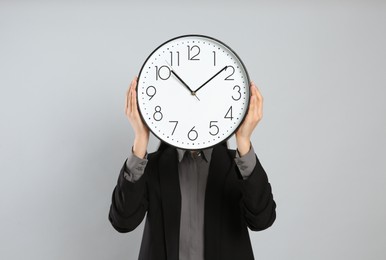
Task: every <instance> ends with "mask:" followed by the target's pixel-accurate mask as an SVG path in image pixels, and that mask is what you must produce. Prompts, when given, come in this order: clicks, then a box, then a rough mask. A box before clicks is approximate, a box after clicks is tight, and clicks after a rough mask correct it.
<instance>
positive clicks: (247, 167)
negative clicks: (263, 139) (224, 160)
mask: <svg viewBox="0 0 386 260" xmlns="http://www.w3.org/2000/svg"><path fill="white" fill-rule="evenodd" d="M235 162H236V165H237V167H238V168H239V170H240V173H241V176H242V177H243V179H244V180H246V179H248V177H249V175H251V173H252V171H253V169H254V168H255V166H256V156H255V150H254V149H253V146H252V144H251V148H250V149H249V151H248V153H246V154H245V155H243V156H240V154H239V151H238V150H236V157H235Z"/></svg>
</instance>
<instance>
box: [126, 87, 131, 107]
mask: <svg viewBox="0 0 386 260" xmlns="http://www.w3.org/2000/svg"><path fill="white" fill-rule="evenodd" d="M130 89H131V83H130V85H129V87H128V88H127V91H126V96H125V114H127V112H128V111H127V110H128V108H129V97H130Z"/></svg>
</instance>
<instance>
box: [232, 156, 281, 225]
mask: <svg viewBox="0 0 386 260" xmlns="http://www.w3.org/2000/svg"><path fill="white" fill-rule="evenodd" d="M240 182H241V190H242V195H243V196H242V200H241V207H242V210H243V213H244V217H245V220H246V222H247V225H248V227H249V228H250V229H251V230H253V231H260V230H264V229H266V228H268V227H270V226H271V225H272V224H273V222H274V221H275V219H276V203H275V201H274V199H273V194H272V189H271V185H270V183H269V182H268V177H267V174H266V172H265V170H264V168H263V167H262V165H261V164H260V161H259V159H258V158H257V156H256V165H255V167H254V169H253V171H252V173H251V175H250V176H249V177H248V178H247V179H245V180H241V181H240Z"/></svg>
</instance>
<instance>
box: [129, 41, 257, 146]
mask: <svg viewBox="0 0 386 260" xmlns="http://www.w3.org/2000/svg"><path fill="white" fill-rule="evenodd" d="M249 92H250V91H249V77H248V73H247V71H246V69H245V67H244V65H243V63H242V61H241V60H240V58H239V57H238V56H237V55H236V53H235V52H233V51H232V50H231V49H230V48H229V47H227V46H226V45H225V44H223V43H221V42H220V41H218V40H216V39H213V38H211V37H207V36H202V35H186V36H180V37H177V38H174V39H172V40H169V41H167V42H166V43H164V44H162V45H161V46H159V47H158V48H157V49H156V50H155V51H154V52H153V53H152V54H150V56H149V57H148V58H147V60H146V61H145V63H144V65H143V66H142V68H141V71H140V73H139V78H138V86H137V99H138V108H139V111H140V114H141V116H142V119H143V120H144V122H145V123H146V124H147V126H148V127H149V129H150V130H151V132H152V133H153V134H154V135H155V136H157V137H158V138H159V139H161V140H163V141H164V142H166V143H168V144H170V145H173V146H175V147H179V148H182V149H187V150H197V149H203V148H208V147H211V146H213V145H215V144H218V143H219V142H222V141H224V140H226V139H228V138H229V137H230V136H231V135H232V134H233V133H234V132H235V131H236V129H237V128H238V126H239V125H240V124H241V122H242V121H243V119H244V117H245V115H246V113H247V111H248V105H249V95H250V93H249Z"/></svg>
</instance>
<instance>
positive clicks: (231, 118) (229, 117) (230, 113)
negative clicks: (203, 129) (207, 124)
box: [224, 106, 233, 120]
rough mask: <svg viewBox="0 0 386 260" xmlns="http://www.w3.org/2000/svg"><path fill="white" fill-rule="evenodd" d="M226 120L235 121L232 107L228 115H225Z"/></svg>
mask: <svg viewBox="0 0 386 260" xmlns="http://www.w3.org/2000/svg"><path fill="white" fill-rule="evenodd" d="M224 118H227V119H230V120H233V115H232V106H231V107H230V108H229V109H228V111H227V113H226V114H225V116H224Z"/></svg>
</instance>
